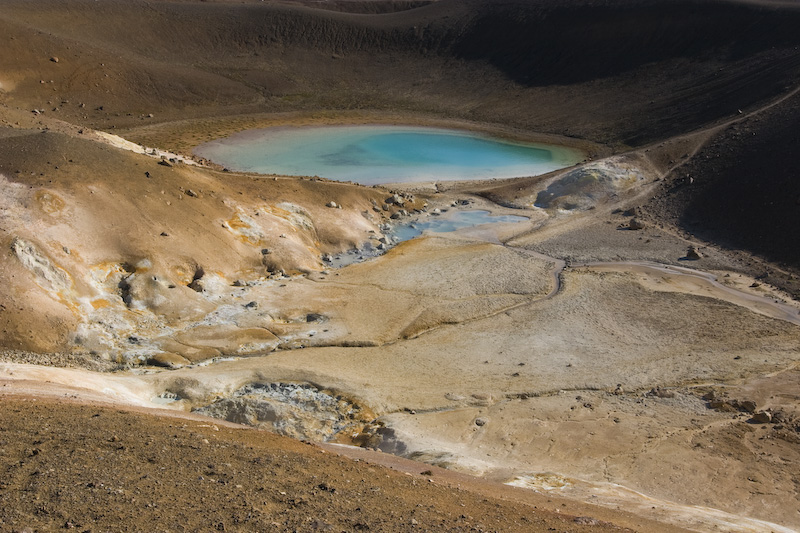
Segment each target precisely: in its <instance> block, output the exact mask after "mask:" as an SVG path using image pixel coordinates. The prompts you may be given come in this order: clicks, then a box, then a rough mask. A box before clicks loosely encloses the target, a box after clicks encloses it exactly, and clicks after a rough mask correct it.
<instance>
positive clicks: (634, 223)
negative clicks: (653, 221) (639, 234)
mask: <svg viewBox="0 0 800 533" xmlns="http://www.w3.org/2000/svg"><path fill="white" fill-rule="evenodd" d="M628 229H631V230H640V229H644V224H643V223H642V221H641V220H639V219H638V218H632V219H631V221H630V222H628Z"/></svg>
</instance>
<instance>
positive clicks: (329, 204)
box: [325, 201, 338, 208]
mask: <svg viewBox="0 0 800 533" xmlns="http://www.w3.org/2000/svg"><path fill="white" fill-rule="evenodd" d="M325 207H333V208H336V207H338V206H337V205H336V202H334V201H330V202H328V203H327V204H325Z"/></svg>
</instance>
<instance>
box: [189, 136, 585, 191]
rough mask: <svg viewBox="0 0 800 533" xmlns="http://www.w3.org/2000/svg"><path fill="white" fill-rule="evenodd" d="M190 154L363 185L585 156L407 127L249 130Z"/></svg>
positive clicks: (537, 168)
mask: <svg viewBox="0 0 800 533" xmlns="http://www.w3.org/2000/svg"><path fill="white" fill-rule="evenodd" d="M195 154H197V155H198V156H201V157H205V158H207V159H210V160H211V161H214V162H215V163H218V164H220V165H224V166H226V167H227V168H230V169H232V170H237V171H243V172H258V173H262V174H279V175H287V176H319V177H323V178H328V179H333V180H339V181H354V182H357V183H361V184H364V185H377V184H381V183H399V182H423V181H441V180H474V179H489V178H510V177H518V176H534V175H539V174H544V173H546V172H550V171H552V170H556V169H559V168H564V167H568V166H571V165H574V164H576V163H579V162H581V161H582V160H583V159H584V157H585V156H584V154H583V153H582V152H581V151H579V150H575V149H572V148H567V147H563V146H556V145H546V144H532V143H531V144H528V143H515V142H511V141H505V140H500V139H495V138H492V137H488V136H484V135H480V134H474V133H468V132H464V131H459V130H448V129H439V128H422V127H410V126H314V127H279V128H267V129H261V130H250V131H244V132H240V133H237V134H234V135H232V136H230V137H226V138H224V139H218V140H215V141H212V142H209V143H206V144H203V145H200V146H198V147H197V148H196V149H195Z"/></svg>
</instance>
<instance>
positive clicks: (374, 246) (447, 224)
mask: <svg viewBox="0 0 800 533" xmlns="http://www.w3.org/2000/svg"><path fill="white" fill-rule="evenodd" d="M527 220H529V219H528V217H522V216H517V215H493V214H491V213H490V212H489V211H484V210H482V209H475V210H466V211H462V210H456V209H452V210H451V209H445V210H443V211H441V212H440V213H436V214H433V213H426V214H425V215H424V218H414V219H413V220H411V221H409V222H401V223H399V224H395V225H391V226H390V225H388V224H387V225H384V226H382V227H381V229H382V230H383V231H384V234H385V236H384V242H383V243H381V242H380V241H376V242H372V241H367V242H366V243H365V244H364V246H362V247H361V248H357V249H354V250H350V251H347V252H344V253H341V254H339V255H336V256H329V257H328V258H326V260H325V262H326V263H327V264H328V266H331V267H334V268H341V267H344V266H347V265H351V264H353V263H358V262H360V261H364V260H366V259H370V258H373V257H377V256H379V255H382V254H383V253H385V252H386V250H388V249H389V248H391V247H392V246H393V245H395V244H397V243H400V242H403V241H407V240H410V239H413V238H414V237H419V236H420V235H422V234H423V233H450V232H453V231H458V230H460V229H464V228H472V227H476V226H483V225H486V224H497V223H506V224H510V223H515V222H525V221H527Z"/></svg>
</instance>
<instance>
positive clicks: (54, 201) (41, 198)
mask: <svg viewBox="0 0 800 533" xmlns="http://www.w3.org/2000/svg"><path fill="white" fill-rule="evenodd" d="M34 198H36V202H37V203H38V204H39V207H40V208H41V209H42V211H44V212H45V213H47V214H48V215H54V214H56V213H58V212H59V211H61V210H62V209H64V205H65V203H64V200H63V199H62V198H61V197H60V196H58V195H57V194H55V193H52V192H50V191H47V190H40V191H36V194H35V195H34Z"/></svg>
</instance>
